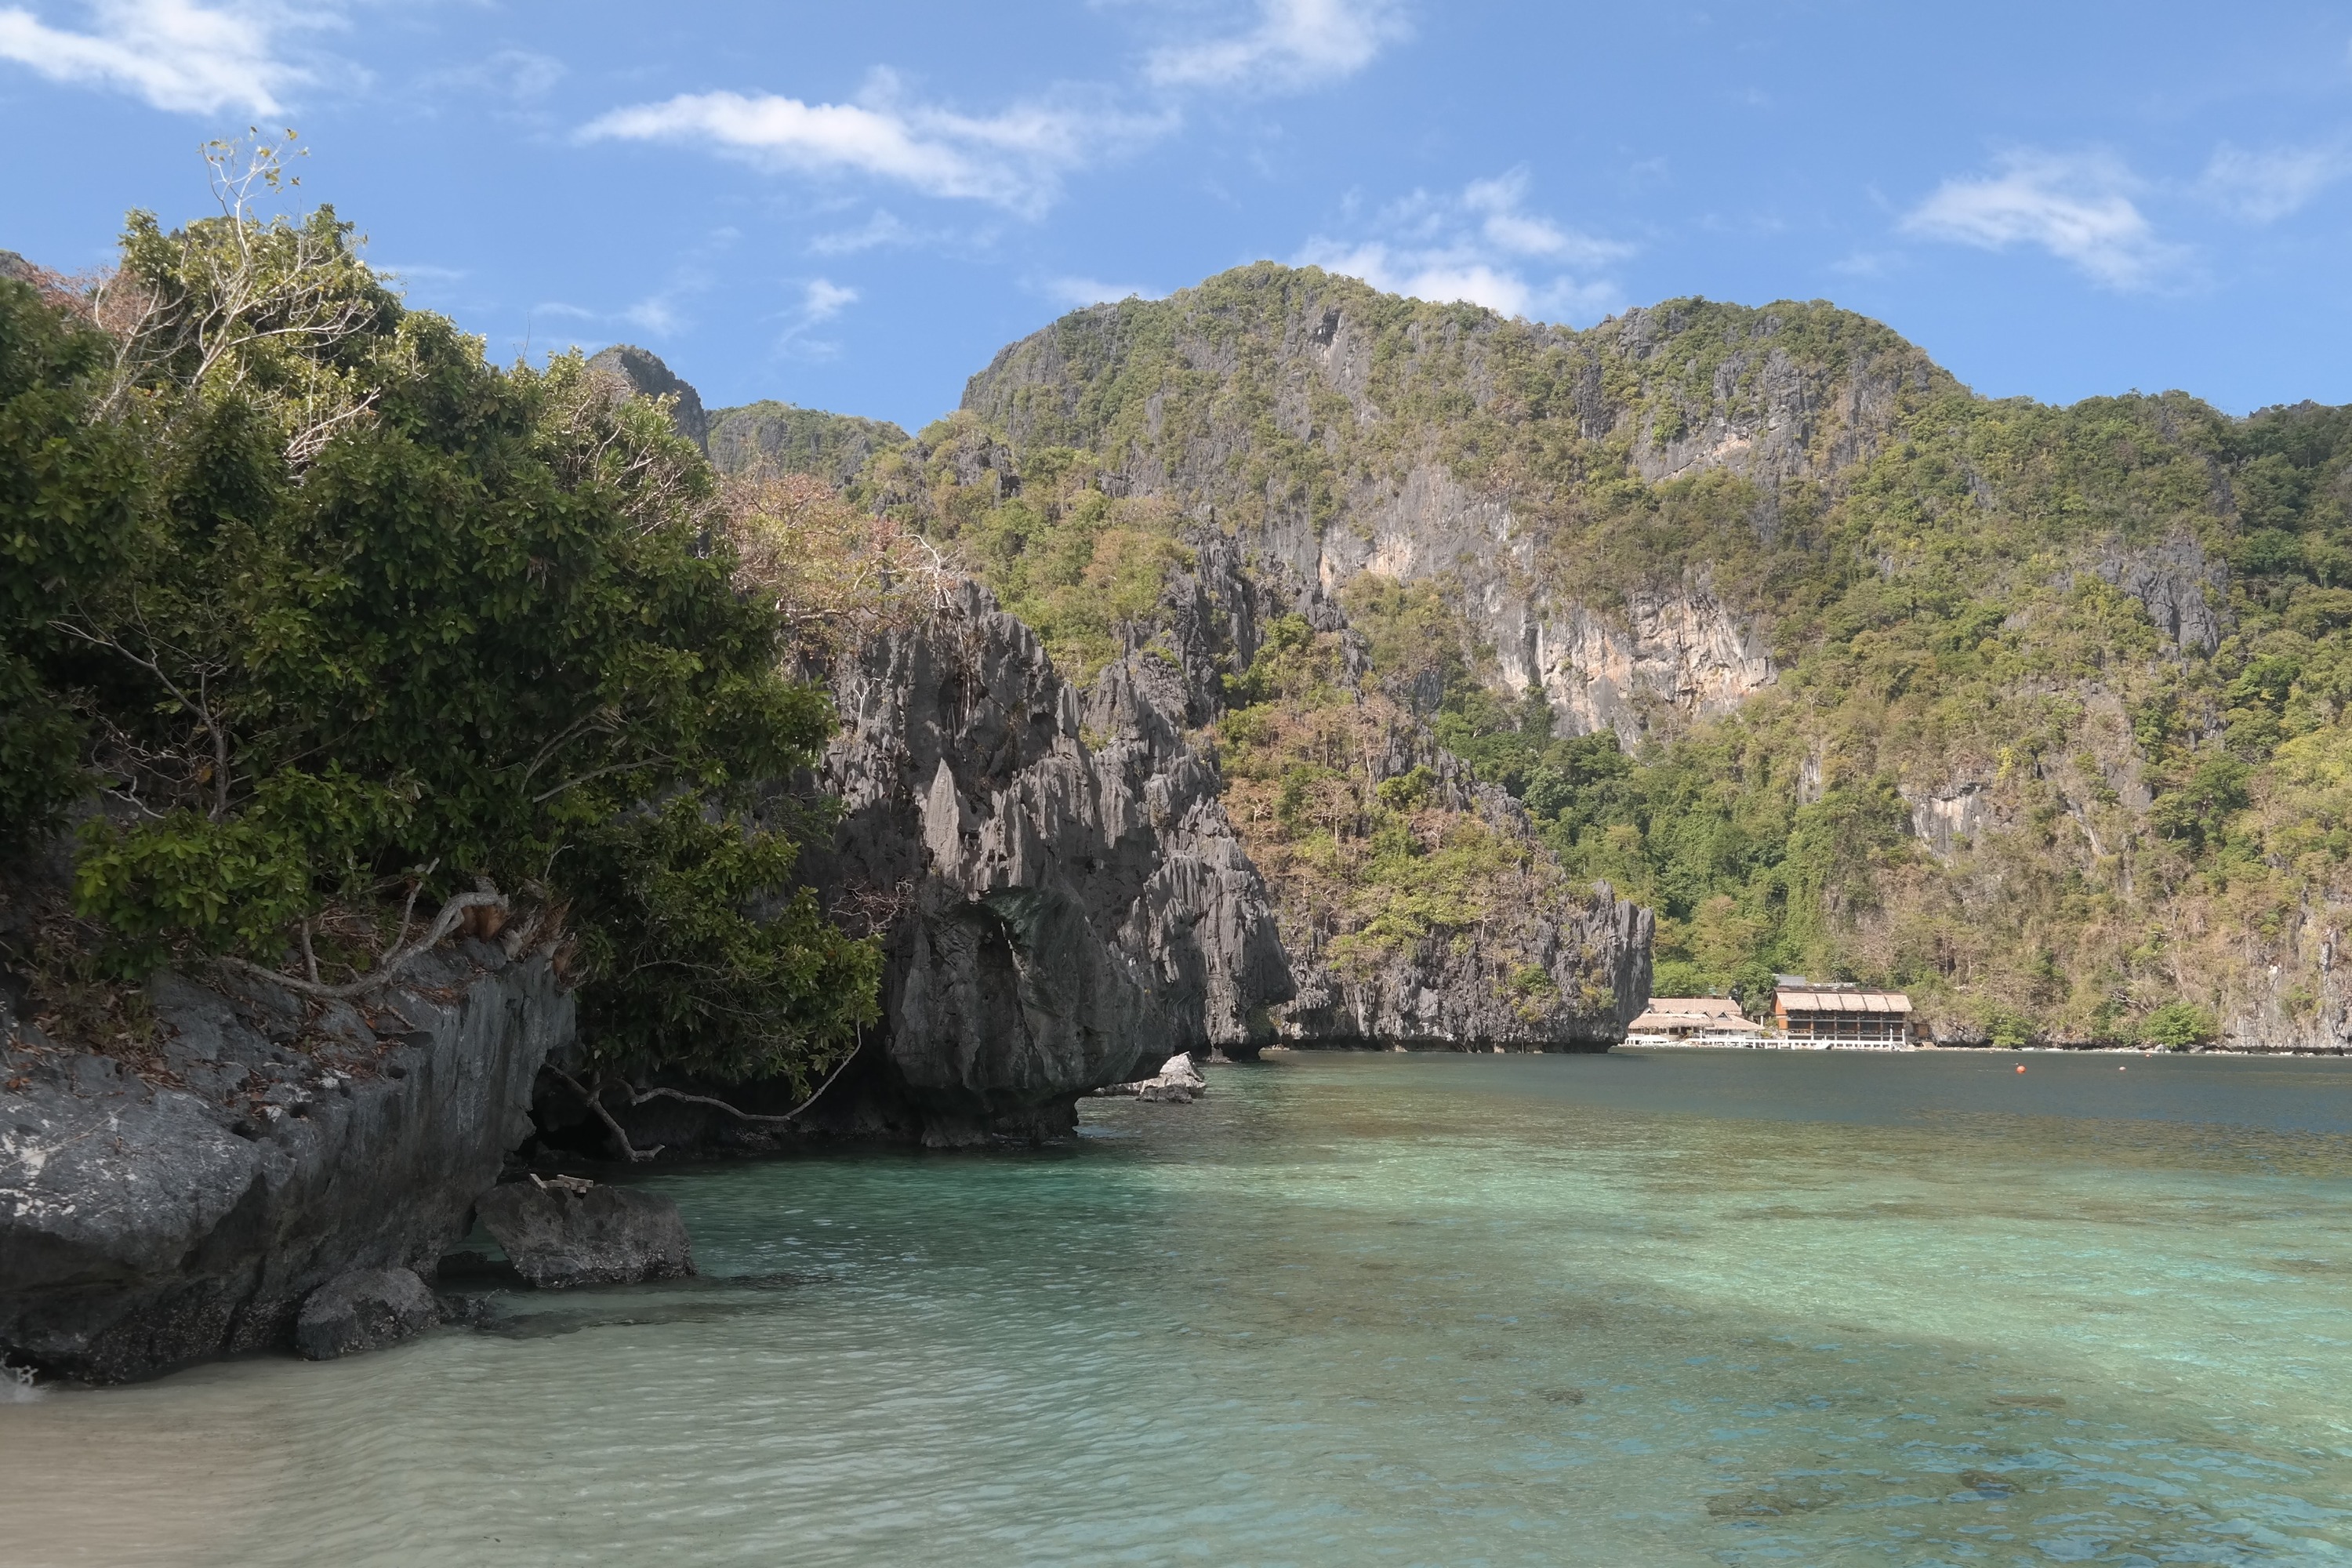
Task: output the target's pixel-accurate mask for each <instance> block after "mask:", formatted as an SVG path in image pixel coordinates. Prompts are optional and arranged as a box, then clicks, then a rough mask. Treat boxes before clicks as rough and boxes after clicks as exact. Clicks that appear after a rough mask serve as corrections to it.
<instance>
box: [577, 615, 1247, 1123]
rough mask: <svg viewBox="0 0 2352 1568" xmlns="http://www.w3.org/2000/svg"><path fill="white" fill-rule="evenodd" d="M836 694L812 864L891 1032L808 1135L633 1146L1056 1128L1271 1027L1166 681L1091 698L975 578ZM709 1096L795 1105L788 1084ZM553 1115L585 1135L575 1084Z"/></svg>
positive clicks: (1201, 768)
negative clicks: (876, 958)
mask: <svg viewBox="0 0 2352 1568" xmlns="http://www.w3.org/2000/svg"><path fill="white" fill-rule="evenodd" d="M1146 663H1147V664H1148V661H1146ZM831 680H832V687H833V694H834V700H835V708H836V709H837V710H838V711H839V712H840V714H841V717H842V722H843V729H842V732H841V734H840V736H839V737H838V738H837V739H836V740H835V742H834V743H833V745H832V746H831V748H830V749H829V750H828V751H827V752H826V755H825V758H824V763H823V764H822V766H821V768H820V770H819V777H818V778H817V779H816V780H815V781H814V782H815V784H817V785H818V786H819V787H821V788H823V789H825V790H827V791H830V792H832V793H835V794H836V795H838V796H839V798H840V800H841V803H842V807H843V811H842V816H841V818H840V820H839V823H838V825H837V826H836V827H835V833H834V837H833V841H832V843H831V844H830V845H826V846H813V847H811V848H810V849H809V850H808V851H807V852H806V853H805V854H804V855H803V859H802V870H803V874H804V875H806V876H807V878H808V879H809V881H810V883H811V885H812V886H814V888H815V889H817V891H818V893H819V895H820V896H821V897H822V898H823V900H824V902H825V903H826V905H827V906H828V907H829V908H832V909H834V910H836V911H838V912H840V913H841V914H842V915H843V918H846V919H851V920H853V921H857V920H861V919H862V920H864V921H867V922H868V923H870V924H871V925H872V927H874V928H875V929H876V930H877V931H878V933H879V934H880V936H881V937H882V941H883V947H884V953H885V961H886V962H885V969H884V973H883V983H882V1007H883V1014H884V1018H883V1023H882V1026H881V1027H880V1029H879V1030H878V1031H877V1032H875V1033H874V1034H872V1035H869V1037H868V1039H867V1044H866V1047H864V1049H863V1050H862V1051H861V1053H860V1056H859V1058H858V1059H857V1060H856V1062H855V1063H854V1064H853V1066H852V1069H851V1070H850V1071H849V1072H848V1073H847V1074H846V1075H845V1077H844V1078H843V1079H842V1080H841V1082H840V1083H839V1084H838V1085H837V1086H836V1087H835V1089H832V1090H830V1091H829V1092H828V1093H827V1094H826V1095H825V1096H824V1099H823V1100H820V1101H819V1103H818V1104H817V1105H816V1106H815V1107H814V1109H813V1110H812V1111H811V1112H810V1113H809V1114H808V1115H807V1116H806V1117H804V1118H803V1119H802V1120H801V1121H799V1122H797V1123H796V1124H795V1126H794V1128H793V1129H792V1130H789V1131H780V1130H777V1129H774V1128H773V1127H760V1126H752V1125H747V1124H745V1123H743V1122H741V1121H737V1120H735V1119H732V1118H730V1117H728V1116H727V1115H726V1114H725V1113H724V1112H721V1111H716V1110H709V1109H706V1108H702V1107H698V1106H694V1105H689V1104H682V1103H680V1102H677V1101H673V1100H656V1101H652V1102H649V1103H646V1104H644V1105H639V1106H635V1107H630V1108H628V1109H626V1110H616V1112H615V1114H616V1115H618V1116H619V1117H620V1118H621V1120H622V1121H623V1122H624V1124H625V1126H626V1127H627V1129H628V1131H629V1136H630V1139H631V1141H632V1142H635V1143H636V1144H637V1145H639V1146H641V1147H643V1146H646V1145H650V1144H656V1143H658V1144H661V1145H663V1146H664V1149H665V1152H667V1153H669V1154H673V1155H676V1154H681V1153H688V1152H695V1151H708V1150H709V1149H712V1148H714V1147H731V1148H737V1149H743V1150H754V1149H760V1148H768V1147H773V1146H775V1143H776V1141H777V1140H778V1139H779V1138H781V1137H793V1136H799V1135H801V1134H803V1133H813V1134H815V1135H819V1136H852V1137H873V1138H887V1139H912V1140H919V1141H921V1142H928V1143H930V1144H933V1145H939V1146H949V1145H956V1144H969V1143H976V1142H988V1141H992V1140H998V1139H1013V1140H1020V1141H1032V1140H1036V1139H1042V1138H1050V1137H1059V1136H1064V1135H1066V1134H1067V1133H1069V1132H1070V1131H1073V1130H1074V1128H1075V1127H1076V1101H1077V1099H1078V1097H1079V1096H1081V1095H1084V1094H1087V1093H1088V1092H1090V1091H1091V1090H1093V1089H1097V1088H1099V1087H1101V1086H1103V1085H1105V1084H1111V1083H1118V1082H1121V1081H1124V1080H1126V1079H1129V1078H1130V1077H1131V1076H1132V1075H1133V1072H1134V1069H1135V1068H1136V1066H1137V1064H1138V1063H1139V1062H1143V1061H1158V1060H1160V1059H1163V1058H1167V1057H1169V1056H1171V1055H1174V1054H1176V1053H1178V1052H1181V1051H1187V1050H1192V1049H1196V1048H1197V1049H1201V1050H1202V1051H1206V1050H1208V1049H1209V1048H1211V1047H1216V1046H1223V1047H1225V1048H1227V1049H1228V1050H1237V1051H1243V1052H1247V1051H1249V1050H1252V1049H1254V1048H1255V1045H1257V1044H1260V1043H1263V1042H1264V1041H1265V1040H1266V1039H1269V1038H1270V1037H1271V1027H1270V1022H1269V1019H1268V1015H1267V1009H1268V1008H1269V1007H1271V1006H1272V1005H1276V1004H1277V1003H1279V1002H1281V1001H1283V1000H1285V999H1286V998H1287V997H1288V996H1289V995H1290V994H1291V990H1292V982H1291V978H1290V972H1289V968H1288V964H1287V963H1286V959H1285V956H1284V953H1283V949H1282V943H1281V939H1280V935H1279V933H1278V931H1277V930H1276V925H1275V921H1274V916H1273V910H1272V908H1271V906H1270V904H1269V903H1268V901H1267V898H1266V892H1265V884H1264V882H1263V881H1262V880H1261V879H1259V877H1258V875H1257V873H1256V871H1255V868H1252V867H1251V865H1250V863H1249V858H1248V857H1247V856H1246V855H1245V854H1244V852H1243V851H1242V848H1241V845H1240V840H1239V839H1238V837H1236V836H1235V835H1234V831H1233V827H1232V824H1231V823H1230V822H1228V821H1227V820H1226V818H1225V816H1224V811H1223V806H1222V805H1219V804H1218V798H1217V797H1218V794H1219V790H1220V784H1219V780H1218V776H1217V773H1216V769H1215V765H1214V763H1213V761H1212V760H1211V759H1209V758H1207V757H1205V756H1202V754H1200V753H1199V752H1195V751H1194V750H1193V749H1192V747H1190V746H1189V745H1187V744H1186V743H1185V742H1184V741H1183V740H1182V738H1181V734H1180V732H1179V731H1178V729H1177V728H1176V725H1175V724H1174V723H1173V722H1172V721H1171V719H1170V717H1169V715H1168V713H1167V712H1166V711H1165V710H1164V709H1165V705H1166V704H1168V703H1171V702H1172V703H1174V704H1175V706H1176V708H1177V710H1178V711H1179V712H1180V713H1181V695H1179V694H1178V691H1177V689H1176V688H1175V687H1174V686H1173V685H1172V684H1171V683H1168V682H1164V681H1160V679H1159V678H1158V677H1156V676H1155V675H1153V674H1152V673H1151V672H1150V669H1149V668H1146V667H1145V666H1144V665H1139V664H1138V663H1137V662H1136V661H1133V660H1129V661H1122V662H1121V663H1119V664H1117V665H1114V666H1113V667H1112V668H1110V669H1108V670H1106V671H1105V672H1103V674H1102V676H1101V678H1100V679H1097V682H1096V684H1095V687H1094V689H1093V690H1092V692H1091V693H1090V694H1089V695H1088V696H1087V698H1086V699H1085V700H1083V701H1081V700H1080V698H1079V696H1078V694H1077V692H1076V690H1075V689H1073V688H1071V687H1070V686H1069V685H1068V684H1067V683H1066V682H1065V681H1064V680H1063V679H1061V677H1060V676H1059V675H1058V674H1057V673H1056V672H1055V669H1054V668H1053V665H1052V663H1051V661H1050V660H1049V659H1048V658H1046V656H1045V649H1044V648H1043V647H1041V646H1040V645H1039V644H1038V642H1037V639H1036V637H1034V635H1033V634H1032V633H1031V632H1030V631H1029V629H1028V628H1027V627H1025V626H1022V625H1021V623H1020V622H1018V621H1016V620H1014V619H1013V617H1012V616H1008V615H1005V614H1004V613H1003V611H1002V610H1000V609H998V608H997V606H996V604H995V602H994V600H993V599H992V598H991V597H990V596H989V595H987V594H986V593H985V592H984V591H982V589H980V588H978V587H976V586H973V585H971V584H964V585H962V586H961V587H959V588H958V589H956V590H955V592H954V594H953V595H952V596H951V602H950V603H949V604H948V605H946V606H945V607H944V608H942V609H941V610H940V612H939V613H938V614H937V615H936V616H932V617H930V618H929V619H928V620H926V621H925V622H923V623H922V624H919V625H918V626H912V627H908V628H907V629H904V630H898V631H892V632H888V633H885V634H881V635H877V637H873V638H871V639H870V640H869V641H868V642H867V643H866V646H865V647H863V648H861V649H860V650H859V651H858V652H857V654H856V656H855V657H854V658H849V659H846V660H845V661H843V663H842V665H841V667H840V668H837V669H835V670H834V671H832V672H831ZM1089 736H1091V737H1092V740H1091V741H1090V740H1089V738H1088V737H1089ZM677 1087H681V1088H685V1087H689V1086H687V1085H685V1084H682V1083H681V1084H680V1085H678V1086H677ZM691 1087H693V1088H695V1089H697V1090H698V1091H699V1092H705V1093H712V1094H716V1095H718V1096H719V1097H721V1098H724V1099H726V1100H728V1101H729V1102H730V1103H731V1104H734V1105H736V1106H737V1107H739V1108H740V1109H742V1110H750V1111H754V1112H761V1113H768V1112H772V1111H773V1110H782V1109H787V1108H788V1106H789V1096H788V1094H787V1092H786V1091H785V1090H783V1089H780V1088H779V1087H778V1086H774V1085H764V1084H746V1085H730V1086H718V1085H698V1086H691ZM541 1119H542V1121H543V1122H546V1123H551V1124H553V1125H555V1126H557V1127H559V1128H563V1127H566V1126H576V1125H579V1124H580V1122H579V1113H578V1110H577V1107H576V1097H567V1096H565V1095H563V1094H562V1093H551V1094H550V1095H549V1096H548V1097H547V1098H546V1099H545V1100H543V1101H542V1107H541ZM593 1137H594V1133H593V1130H583V1140H588V1141H593Z"/></svg>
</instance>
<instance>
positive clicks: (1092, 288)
mask: <svg viewBox="0 0 2352 1568" xmlns="http://www.w3.org/2000/svg"><path fill="white" fill-rule="evenodd" d="M1038 292H1040V293H1042V294H1044V295H1045V298H1047V299H1048V300H1053V301H1054V302H1055V304H1057V305H1067V306H1069V307H1070V308H1071V309H1072V310H1084V309H1086V307H1087V306H1088V305H1101V304H1107V303H1108V304H1115V303H1117V302H1118V300H1128V299H1136V300H1158V299H1161V298H1163V297H1165V295H1166V294H1167V290H1166V289H1153V288H1150V287H1148V286H1147V285H1144V284H1141V283H1106V282H1104V281H1103V280H1102V279H1099V278H1048V279H1045V282H1044V283H1043V284H1041V285H1039V286H1038Z"/></svg>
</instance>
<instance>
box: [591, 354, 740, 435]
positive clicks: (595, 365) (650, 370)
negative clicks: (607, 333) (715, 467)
mask: <svg viewBox="0 0 2352 1568" xmlns="http://www.w3.org/2000/svg"><path fill="white" fill-rule="evenodd" d="M588 368H589V369H591V370H594V371H600V372H602V373H604V374H607V375H610V376H613V377H614V378H615V379H616V380H617V381H618V382H619V383H620V384H621V385H622V386H623V387H624V388H625V389H626V390H627V391H628V392H629V393H631V394H633V395H636V396H640V397H653V398H663V397H667V398H669V399H671V400H672V401H671V403H670V405H669V418H670V423H671V424H673V425H675V426H677V433H678V434H679V435H681V436H683V437H686V438H687V439H688V440H689V441H691V442H693V443H694V444H695V445H696V446H698V447H708V446H709V440H710V416H709V414H708V413H706V412H705V411H704V409H703V406H702V395H701V394H700V393H698V392H697V391H695V390H694V388H693V386H692V385H691V384H688V383H687V382H684V381H680V380H679V379H678V378H677V376H676V375H675V374H672V373H671V371H670V368H669V366H667V365H666V364H664V363H662V362H661V359H660V357H659V356H658V355H656V354H651V353H646V351H645V350H643V349H641V348H638V347H636V346H635V345H634V344H630V343H614V345H613V346H612V347H611V348H608V349H604V350H601V351H599V352H598V353H596V354H595V355H594V356H593V358H591V359H590V360H589V361H588Z"/></svg>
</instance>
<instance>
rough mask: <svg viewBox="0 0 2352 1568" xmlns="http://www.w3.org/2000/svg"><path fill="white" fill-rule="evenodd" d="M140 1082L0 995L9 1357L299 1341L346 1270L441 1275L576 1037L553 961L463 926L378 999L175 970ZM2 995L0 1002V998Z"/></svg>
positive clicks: (0, 1186)
mask: <svg viewBox="0 0 2352 1568" xmlns="http://www.w3.org/2000/svg"><path fill="white" fill-rule="evenodd" d="M150 995H151V1000H152V1005H153V1010H154V1016H155V1020H156V1026H155V1033H154V1039H153V1044H152V1059H151V1060H149V1061H146V1062H144V1063H142V1066H143V1068H145V1073H144V1076H143V1077H142V1074H140V1073H135V1072H133V1071H132V1070H131V1068H128V1067H126V1066H124V1065H123V1063H121V1061H118V1060H116V1059H114V1058H110V1057H105V1056H98V1055H91V1054H88V1053H85V1052H81V1051H79V1050H76V1049H74V1048H72V1047H69V1046H68V1045H66V1044H63V1043H61V1042H58V1041H56V1040H53V1039H50V1038H49V1037H47V1036H46V1035H45V1034H44V1033H43V1032H42V1031H41V1030H40V1029H39V1028H38V1027H37V1026H35V1025H34V1024H33V1023H32V1022H31V1021H30V1020H28V1019H26V1018H23V1017H19V1016H16V1014H15V1013H14V1011H13V1009H12V1007H11V1006H5V1005H0V1043H5V1089H0V1352H5V1356H6V1358H7V1359H8V1360H9V1361H10V1362H11V1363H15V1364H20V1365H22V1364H29V1365H32V1366H36V1367H38V1368H40V1369H42V1370H43V1371H45V1372H49V1373H58V1374H62V1375H66V1376H70V1377H75V1378H79V1379H83V1380H86V1381H89V1382H95V1383H109V1382H116V1381H120V1380H122V1379H126V1378H135V1377H142V1376H146V1375H149V1374H152V1373H157V1372H161V1371H163V1370H165V1369H167V1368H169V1367H172V1366H174V1365H177V1364H179V1363H184V1362H189V1361H194V1360H196V1359H199V1358H201V1357H205V1356H211V1355H216V1354H221V1353H225V1352H235V1351H245V1350H257V1349H265V1348H285V1347H288V1346H290V1345H292V1344H293V1343H294V1342H295V1341H296V1334H297V1326H298V1319H299V1315H300V1313H301V1312H302V1310H303V1309H304V1302H305V1300H306V1299H307V1298H310V1297H311V1295H312V1293H313V1292H314V1291H316V1290H318V1289H320V1287H322V1286H325V1285H328V1284H329V1283H330V1282H331V1281H332V1280H334V1279H336V1278H337V1277H339V1276H342V1275H345V1274H347V1273H349V1272H350V1271H352V1270H354V1269H361V1270H383V1269H403V1268H405V1269H411V1270H415V1271H416V1272H418V1273H420V1274H429V1273H430V1272H431V1270H432V1268H433V1267H434V1265H435V1263H436V1261H437V1260H438V1259H439V1258H440V1257H441V1255H442V1253H443V1252H445V1251H446V1250H447V1249H448V1247H450V1245H451V1244H452V1243H454V1242H455V1241H456V1240H457V1238H458V1237H460V1236H462V1235H463V1234H464V1232H465V1229H466V1226H467V1215H468V1214H469V1213H470V1211H471V1209H472V1206H473V1203H474V1199H475V1197H476V1195H477V1194H479V1193H481V1192H482V1191H483V1190H484V1189H485V1188H487V1187H488V1186H489V1185H490V1184H491V1183H493V1182H494V1181H496V1180H497V1178H498V1173H499V1166H500V1163H501V1162H502V1160H503V1158H504V1156H505V1154H506V1152H508V1151H509V1150H510V1149H512V1148H514V1147H515V1146H516V1145H517V1144H519V1143H520V1142H521V1141H522V1140H523V1139H524V1138H525V1137H526V1136H527V1135H528V1134H529V1132H530V1094H531V1086H532V1082H533V1080H534V1079H535V1078H536V1077H537V1075H538V1073H539V1070H540V1066H541V1061H542V1060H543V1059H544V1058H545V1057H546V1056H547V1054H548V1052H549V1051H550V1050H551V1048H553V1047H557V1046H559V1045H562V1044H564V1043H566V1042H568V1041H569V1040H570V1038H571V1037H572V1024H573V1008H572V998H571V995H570V994H569V993H568V992H567V991H566V990H565V988H564V987H563V985H562V983H561V982H560V981H559V979H558V978H557V976H556V974H555V973H554V971H553V969H552V968H551V965H550V963H548V961H547V960H546V959H545V958H544V957H526V958H524V959H522V960H520V962H517V961H513V960H510V959H509V957H508V956H507V954H506V953H505V952H502V951H501V950H500V949H499V947H497V946H496V945H493V944H490V943H485V942H461V943H457V944H455V945H453V946H450V947H445V948H443V949H442V950H440V951H439V952H436V953H434V954H432V955H429V956H428V957H426V958H425V959H424V960H422V961H420V962H418V963H416V964H415V967H414V968H413V969H412V970H411V971H410V972H409V973H408V974H407V975H406V976H405V977H404V983H403V984H400V985H398V986H396V987H394V989H392V990H391V991H390V992H388V993H387V994H385V995H384V996H383V999H382V1003H381V1005H379V1006H378V1007H376V1008H373V1009H372V1010H369V1011H365V1012H362V1011H361V1010H358V1009H355V1008H353V1007H352V1006H349V1005H341V1004H332V1005H320V1004H315V1003H306V1002H304V1001H302V1000H300V999H299V998H297V997H296V996H294V995H292V994H289V993H288V992H286V991H284V990H281V989H278V988H277V987H274V986H271V985H269V984H266V983H262V982H252V983H249V984H243V983H241V984H236V985H235V986H231V985H228V984H226V983H222V984H215V985H212V986H206V985H199V984H194V983H193V982H191V981H189V980H187V979H184V978H181V977H177V976H173V975H164V976H163V977H160V978H159V979H157V980H156V981H155V982H154V983H153V984H152V986H151V988H150ZM0 1001H5V994H0Z"/></svg>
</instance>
